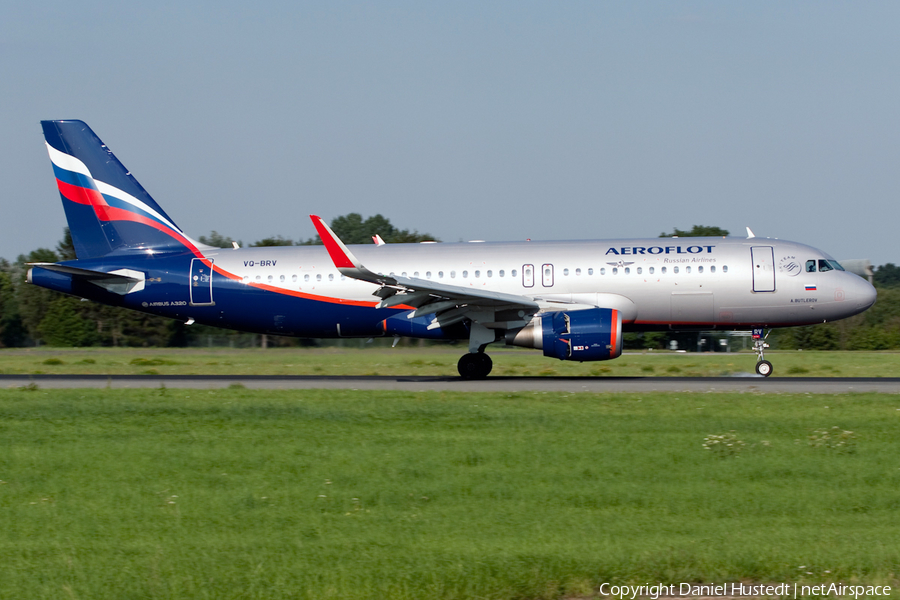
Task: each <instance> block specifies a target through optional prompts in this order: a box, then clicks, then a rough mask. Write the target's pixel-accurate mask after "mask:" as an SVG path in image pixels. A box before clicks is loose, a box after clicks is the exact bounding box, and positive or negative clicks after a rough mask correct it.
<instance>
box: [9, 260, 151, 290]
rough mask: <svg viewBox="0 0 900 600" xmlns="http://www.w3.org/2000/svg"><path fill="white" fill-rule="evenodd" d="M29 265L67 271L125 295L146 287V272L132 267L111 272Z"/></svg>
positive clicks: (64, 266) (53, 265)
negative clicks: (134, 269)
mask: <svg viewBox="0 0 900 600" xmlns="http://www.w3.org/2000/svg"><path fill="white" fill-rule="evenodd" d="M26 264H27V265H28V266H29V267H39V268H41V269H46V270H48V271H53V272H55V273H65V274H66V275H71V276H72V277H73V278H75V279H81V280H83V281H88V282H90V283H93V284H94V285H97V286H100V287H102V288H103V289H105V290H107V291H110V292H112V293H114V294H119V295H125V294H130V293H131V292H139V291H141V290H143V289H144V274H143V273H142V272H141V271H132V270H131V269H118V270H116V271H112V272H110V273H105V272H103V271H92V270H90V269H81V268H79V267H71V266H69V265H61V264H58V263H26ZM28 279H29V282H30V280H31V269H29V270H28Z"/></svg>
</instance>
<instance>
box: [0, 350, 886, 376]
mask: <svg viewBox="0 0 900 600" xmlns="http://www.w3.org/2000/svg"><path fill="white" fill-rule="evenodd" d="M354 343H357V344H358V342H354ZM488 351H489V353H490V355H491V357H492V358H493V360H494V370H493V371H492V373H491V374H492V375H494V376H536V377H547V376H549V377H555V376H572V377H652V376H664V377H673V376H676V377H715V376H728V375H731V374H735V373H752V372H753V369H754V366H755V364H756V357H755V355H753V354H750V353H733V354H725V353H709V354H682V353H671V352H645V353H635V354H626V355H624V356H621V357H620V358H617V359H615V360H610V361H603V362H596V363H577V362H569V361H560V360H556V359H550V358H545V357H544V356H543V355H542V354H541V352H540V351H538V350H519V349H510V348H504V347H503V346H497V347H491V348H489V349H488ZM465 352H466V349H465V347H463V346H461V345H458V346H431V347H423V348H389V347H382V348H369V349H365V350H361V349H358V348H341V347H335V346H331V347H325V348H316V349H306V348H292V349H270V350H259V349H250V350H230V349H218V350H217V349H194V348H192V349H137V348H127V349H124V348H95V349H86V350H81V349H75V350H72V349H53V348H35V349H25V350H22V349H4V350H0V373H7V374H22V373H29V374H31V373H76V374H104V375H106V374H110V375H112V374H135V375H139V374H154V375H157V374H158V375H184V374H209V375H409V376H415V375H439V376H456V375H457V371H456V363H457V360H459V357H460V356H461V355H462V354H464V353H465ZM766 358H767V359H769V360H770V361H772V362H773V364H774V365H775V374H774V375H773V377H896V376H900V352H787V351H780V352H767V353H766Z"/></svg>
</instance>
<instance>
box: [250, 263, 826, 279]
mask: <svg viewBox="0 0 900 600" xmlns="http://www.w3.org/2000/svg"><path fill="white" fill-rule="evenodd" d="M809 262H812V263H814V261H809ZM820 262H823V263H824V262H825V261H820ZM829 262H831V263H834V261H829ZM834 264H837V263H834ZM545 267H546V265H545ZM826 267H827V265H826ZM838 268H841V267H838ZM667 269H668V267H660V268H659V272H660V274H662V275H665V274H666V273H667V272H668V270H667ZM813 269H815V264H814V265H813ZM619 270H620V267H612V268H611V269H610V273H611V274H613V275H618V274H619ZM621 270H622V272H623V273H624V274H625V275H630V274H631V267H622V268H621ZM807 270H809V263H807ZM819 270H820V271H826V270H831V269H828V268H820V269H819ZM841 270H843V269H842V268H841ZM526 271H530V269H528V268H526ZM635 272H636V273H637V274H638V275H642V274H643V272H644V268H643V267H636V268H635ZM672 272H673V273H679V272H680V270H679V267H677V266H674V267H672ZM684 272H685V273H690V272H691V266H690V265H688V266H686V267H684ZM703 272H704V267H703V265H698V266H697V273H703ZM709 272H710V273H715V272H716V266H715V265H711V266H710V267H709ZM722 272H723V273H727V272H728V267H727V266H722ZM599 273H600V275H606V267H601V268H600V271H599ZM647 273H648V274H650V275H654V274H655V273H656V267H648V268H647ZM587 274H588V275H593V274H594V269H592V268H589V269H587ZM391 275H392V276H393V275H395V273H393V272H392V273H391ZM400 275H401V276H403V277H407V272H406V271H403V272H402V273H401V274H400ZM461 275H462V277H463V279H468V277H469V271H468V270H465V271H462V273H461ZM473 275H474V276H475V278H476V279H479V278H481V270H480V269H476V270H475V271H473ZM485 275H486V276H487V277H493V276H494V272H493V271H492V270H490V269H488V270H487V271H485ZM497 275H498V276H500V277H506V271H505V270H504V269H500V270H499V271H497ZM509 275H510V277H518V270H516V269H512V270H511V271H510V272H509ZM580 275H581V269H580V268H579V269H575V276H580ZM418 276H419V272H418V271H413V277H418ZM437 276H438V279H443V278H444V272H443V271H438V272H437ZM526 276H527V277H530V276H531V273H530V272H528V273H526ZM544 276H545V277H552V276H553V271H552V269H550V268H545V269H544ZM563 276H565V277H568V276H569V269H563ZM315 277H316V281H317V282H321V281H322V280H323V277H322V274H321V273H317V274H316V276H315ZM425 278H426V279H431V271H425ZM450 278H451V279H455V278H456V271H450ZM341 279H344V276H343V275H341ZM298 280H299V279H298V276H297V275H296V274H294V275H291V283H297V281H298ZM310 280H311V276H310V275H309V274H308V273H307V274H305V275H303V281H304V282H305V283H309V281H310ZM248 281H250V276H249V275H245V276H244V282H248ZM256 281H262V275H257V276H256ZM266 281H268V282H269V283H274V282H275V276H274V275H269V276H267V278H266ZM286 281H287V280H286V278H285V276H284V275H279V276H278V282H279V283H286ZM328 281H334V273H329V274H328Z"/></svg>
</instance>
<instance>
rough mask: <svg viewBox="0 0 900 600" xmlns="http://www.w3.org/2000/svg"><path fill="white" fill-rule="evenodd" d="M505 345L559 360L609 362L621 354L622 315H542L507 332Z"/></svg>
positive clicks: (607, 311)
mask: <svg viewBox="0 0 900 600" xmlns="http://www.w3.org/2000/svg"><path fill="white" fill-rule="evenodd" d="M506 343H507V344H508V345H510V346H522V347H525V348H537V349H539V350H543V351H544V356H551V357H553V358H558V359H560V360H577V361H586V360H610V359H612V358H617V357H618V356H620V355H621V354H622V316H621V315H620V314H619V311H618V310H616V309H614V308H590V309H587V310H575V311H568V312H563V311H560V312H551V313H544V314H542V315H540V316H537V317H535V318H534V319H532V321H531V323H529V324H528V325H526V326H525V327H523V328H522V329H519V330H516V331H510V332H508V333H507V334H506Z"/></svg>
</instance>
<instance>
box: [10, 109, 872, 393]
mask: <svg viewBox="0 0 900 600" xmlns="http://www.w3.org/2000/svg"><path fill="white" fill-rule="evenodd" d="M41 125H42V127H43V131H44V137H45V140H46V146H47V151H48V153H49V155H50V161H51V163H52V165H53V172H54V175H55V177H56V181H57V186H58V188H59V193H60V196H61V198H62V203H63V207H64V209H65V213H66V219H67V221H68V225H69V229H70V231H71V234H72V242H73V244H74V246H75V254H76V257H77V258H76V260H69V261H63V262H58V263H30V264H29V267H30V268H29V270H28V274H27V281H28V283H31V284H34V285H38V286H41V287H45V288H48V289H51V290H56V291H58V292H63V293H66V294H70V295H74V296H78V297H81V298H85V299H88V300H91V301H94V302H99V303H103V304H108V305H112V306H121V307H125V308H129V309H132V310H137V311H141V312H145V313H150V314H155V315H161V316H164V317H170V318H172V319H180V320H182V321H184V322H185V323H187V324H191V323H203V324H206V325H213V326H217V327H225V328H229V329H236V330H241V331H247V332H254V333H263V334H277V335H286V336H299V337H307V338H353V337H363V338H370V337H375V336H385V337H395V338H399V337H412V338H421V339H432V340H464V341H467V342H468V352H467V353H465V354H464V355H463V356H462V357H461V358H460V360H459V364H458V371H459V374H460V376H461V377H463V378H465V379H476V378H484V377H487V375H488V374H489V373H490V371H491V367H492V361H491V359H490V357H489V356H488V354H486V353H485V348H486V347H487V346H488V345H490V344H494V343H497V342H504V343H505V344H507V345H510V346H520V347H525V348H534V349H537V350H541V351H542V352H543V354H544V356H547V357H551V358H556V359H560V360H570V361H599V360H610V359H614V358H617V357H618V356H620V355H621V354H622V347H623V340H622V338H623V334H624V333H626V332H630V331H668V330H748V329H752V330H753V337H754V350H755V352H756V354H757V363H756V372H757V373H758V374H759V375H762V376H766V377H767V376H769V375H771V374H772V371H773V367H772V364H771V362H769V361H768V360H766V359H765V348H767V347H768V344H767V343H766V342H765V340H766V336H767V335H768V334H767V333H766V330H767V329H768V330H771V328H773V327H792V326H798V325H811V324H815V323H825V322H829V321H834V320H837V319H843V318H846V317H850V316H852V315H855V314H858V313H860V312H862V311H864V310H866V309H867V308H869V307H870V306H872V304H873V303H874V302H875V296H876V293H875V289H874V288H873V287H872V285H871V284H870V283H869V282H868V281H866V280H864V279H863V278H861V277H859V276H857V275H854V274H852V273H849V272H846V271H844V269H843V267H841V265H840V264H839V263H838V262H837V261H835V260H834V259H833V258H831V257H830V256H829V255H827V254H825V253H823V252H821V251H820V250H817V249H815V248H812V247H810V246H807V245H804V244H799V243H796V242H789V241H784V240H778V239H769V238H756V237H755V236H753V234H752V232H751V231H750V230H749V228H748V237H747V238H742V237H698V238H649V239H612V240H593V241H591V240H588V241H584V240H579V241H547V242H540V241H530V240H528V241H519V242H481V241H479V242H462V243H433V242H432V243H427V242H426V243H420V244H389V243H388V244H386V243H383V240H381V239H380V238H377V239H375V242H376V243H375V244H373V245H357V246H347V245H345V244H344V243H343V242H342V241H341V240H340V239H339V238H338V236H337V235H335V233H334V232H333V231H332V230H331V228H330V227H329V226H328V225H327V224H326V223H325V221H324V220H323V219H321V218H320V217H318V216H315V215H311V216H310V218H311V219H312V222H313V225H314V226H315V228H316V231H317V232H318V234H319V237H320V238H321V240H322V242H323V243H324V245H321V246H289V247H256V248H239V247H237V244H235V247H234V248H213V247H210V246H207V245H204V244H201V243H199V242H197V241H195V240H193V239H192V238H190V237H188V235H187V234H185V233H184V232H183V231H182V230H181V229H180V228H179V227H178V226H177V225H175V222H174V221H173V220H172V219H171V218H170V217H169V215H168V214H167V213H166V212H165V211H164V210H163V208H162V207H161V206H160V205H159V204H157V203H156V202H155V201H154V200H153V198H152V197H151V196H150V195H149V194H148V193H147V192H146V191H145V190H144V188H143V187H142V186H141V185H140V184H139V183H138V181H137V180H136V179H135V178H134V176H133V175H132V174H131V172H130V171H128V170H127V169H126V168H125V167H124V166H123V165H122V163H120V162H119V161H118V159H117V158H116V157H115V155H113V153H112V152H111V151H110V150H109V149H108V148H107V146H106V145H105V144H104V143H103V142H102V141H101V140H100V138H98V137H97V135H96V134H95V133H94V132H93V131H92V130H91V128H90V127H88V126H87V124H85V123H84V122H82V121H77V120H55V121H42V122H41Z"/></svg>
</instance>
